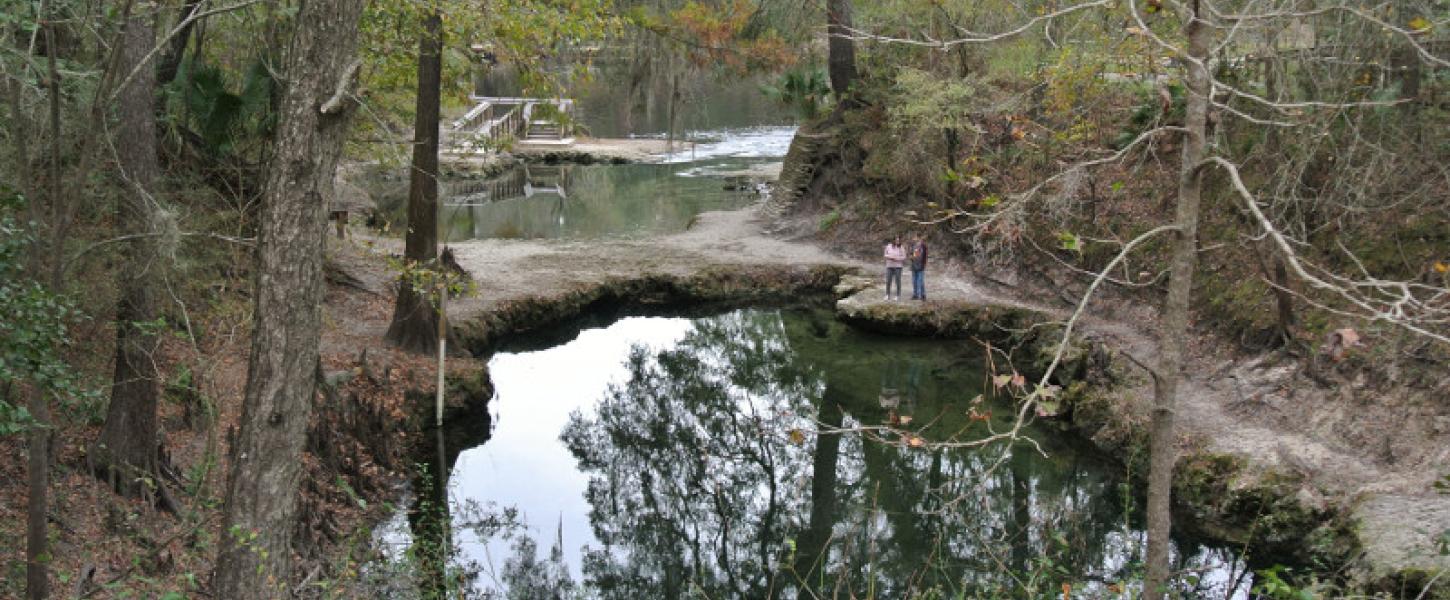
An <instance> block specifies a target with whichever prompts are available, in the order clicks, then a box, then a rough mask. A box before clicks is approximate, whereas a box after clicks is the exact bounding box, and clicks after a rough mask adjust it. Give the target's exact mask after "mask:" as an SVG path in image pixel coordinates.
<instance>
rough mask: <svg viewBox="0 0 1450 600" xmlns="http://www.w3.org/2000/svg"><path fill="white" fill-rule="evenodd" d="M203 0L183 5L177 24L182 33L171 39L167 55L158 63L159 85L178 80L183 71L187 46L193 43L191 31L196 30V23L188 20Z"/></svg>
mask: <svg viewBox="0 0 1450 600" xmlns="http://www.w3.org/2000/svg"><path fill="white" fill-rule="evenodd" d="M201 1H202V0H186V2H185V3H183V4H182V5H181V12H180V13H179V14H178V15H177V20H176V22H177V23H178V24H181V31H178V32H176V35H174V36H172V37H171V41H170V42H169V44H168V45H167V47H166V53H165V54H163V55H162V56H161V58H160V59H159V60H158V61H157V66H156V81H157V84H158V85H167V84H169V83H171V81H172V80H174V79H176V74H177V72H179V71H180V70H181V59H182V58H183V57H184V56H185V55H186V44H187V42H189V41H191V31H192V30H193V29H195V28H196V23H197V22H196V21H191V22H187V20H186V19H187V18H188V17H190V16H191V15H192V14H193V13H196V11H197V5H199V4H201Z"/></svg>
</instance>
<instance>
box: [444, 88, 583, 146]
mask: <svg viewBox="0 0 1450 600" xmlns="http://www.w3.org/2000/svg"><path fill="white" fill-rule="evenodd" d="M470 98H471V99H472V100H473V101H474V102H476V104H475V105H474V107H473V108H471V109H469V110H468V112H466V113H464V114H463V116H461V117H459V118H457V119H455V120H453V122H452V123H449V125H448V127H447V128H446V129H445V130H444V132H443V135H444V139H445V140H447V142H448V143H447V146H448V147H450V148H453V149H454V150H455V151H465V152H466V151H473V150H477V149H481V148H482V147H485V146H487V145H488V144H489V143H491V142H496V141H498V140H500V139H504V138H506V137H512V138H514V139H525V138H527V137H528V134H529V127H530V125H532V124H533V123H532V121H531V119H532V117H533V114H534V108H535V107H536V106H539V105H550V106H554V107H555V108H557V109H558V111H559V112H560V113H563V114H565V115H568V114H569V113H570V112H572V111H573V108H574V100H573V99H572V98H513V97H497V98H496V97H483V96H470ZM569 133H570V131H569V127H568V119H564V120H563V123H561V124H560V126H559V138H560V139H561V140H562V139H564V138H566V137H568V135H569Z"/></svg>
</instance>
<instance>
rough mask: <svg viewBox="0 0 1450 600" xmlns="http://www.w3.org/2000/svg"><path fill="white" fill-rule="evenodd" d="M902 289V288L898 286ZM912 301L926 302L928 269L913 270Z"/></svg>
mask: <svg viewBox="0 0 1450 600" xmlns="http://www.w3.org/2000/svg"><path fill="white" fill-rule="evenodd" d="M897 289H900V286H897ZM911 299H912V300H918V299H920V300H926V269H922V270H920V271H918V270H916V269H912V270H911Z"/></svg>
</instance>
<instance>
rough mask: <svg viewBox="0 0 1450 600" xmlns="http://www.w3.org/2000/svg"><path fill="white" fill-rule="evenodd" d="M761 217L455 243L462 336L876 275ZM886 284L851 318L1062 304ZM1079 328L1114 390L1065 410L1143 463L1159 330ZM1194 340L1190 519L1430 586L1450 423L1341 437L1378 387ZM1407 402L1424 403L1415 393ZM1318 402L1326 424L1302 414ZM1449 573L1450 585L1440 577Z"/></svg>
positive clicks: (1377, 582) (1038, 319)
mask: <svg viewBox="0 0 1450 600" xmlns="http://www.w3.org/2000/svg"><path fill="white" fill-rule="evenodd" d="M766 224H767V223H765V222H764V221H762V220H760V219H759V218H757V216H756V214H755V212H754V211H752V210H745V211H731V212H721V213H707V214H703V215H701V216H700V218H699V219H698V220H697V222H696V223H695V225H694V226H693V227H691V228H690V229H689V230H688V231H685V232H682V233H678V234H673V235H666V236H660V237H656V238H651V239H646V240H608V241H590V242H580V241H538V240H526V241H524V240H482V241H472V242H467V243H463V244H457V245H454V246H453V249H454V252H455V254H456V256H457V257H458V260H459V263H460V264H461V265H462V266H463V267H464V268H465V269H466V270H468V271H469V272H471V273H473V274H474V276H475V278H476V279H477V281H478V282H479V285H480V294H479V295H478V296H477V297H475V298H470V299H465V300H463V301H461V302H458V303H456V304H455V305H454V306H453V308H452V319H453V322H454V331H453V335H454V336H455V338H456V339H457V342H458V343H460V344H462V345H463V346H465V347H469V348H473V349H476V350H480V351H486V350H487V349H488V348H490V347H492V346H493V345H494V344H496V343H497V342H498V341H499V340H500V339H502V338H504V337H507V336H517V335H522V334H524V333H527V332H529V331H534V330H537V329H540V328H543V327H544V326H546V325H549V324H553V323H558V322H560V321H562V320H565V319H569V318H573V317H577V316H579V315H581V314H584V313H587V312H589V311H591V310H595V309H598V308H600V307H603V306H618V305H622V304H623V305H633V306H635V307H637V308H638V309H640V310H647V309H648V308H649V307H651V306H654V307H670V306H676V305H679V304H689V303H707V302H721V303H736V304H740V303H748V302H752V301H764V300H768V299H772V298H779V297H780V296H782V295H788V294H790V293H799V292H801V291H803V290H806V289H820V288H821V287H822V286H823V285H825V284H826V282H827V280H828V279H830V277H832V276H835V275H832V274H837V275H839V274H841V273H848V272H851V271H858V272H862V273H868V274H870V273H874V271H875V270H876V269H875V265H874V264H871V263H870V262H863V261H859V260H854V259H850V258H844V257H841V256H839V255H836V254H833V253H831V252H828V251H825V250H823V249H821V248H819V247H818V246H816V245H814V244H812V243H808V242H802V241H791V240H785V239H780V238H777V237H773V236H771V235H769V234H767V233H766V232H765V227H764V226H765V225H766ZM813 274H814V275H813ZM876 285H877V284H876V283H875V282H874V280H873V279H870V278H866V279H864V280H861V282H860V283H859V284H858V285H856V286H849V285H848V286H846V287H844V288H842V289H840V290H839V291H840V292H842V293H843V294H844V296H843V297H842V298H841V299H840V301H839V303H838V304H837V310H838V315H839V316H841V317H842V318H843V319H846V320H849V321H853V322H856V323H860V324H863V325H867V326H872V325H874V326H875V327H876V328H879V329H883V330H888V331H891V330H895V331H898V332H910V333H914V334H926V335H943V336H948V335H949V336H956V337H959V336H961V335H963V334H966V333H970V332H976V333H977V334H979V335H989V334H990V333H991V332H992V331H994V330H995V329H997V327H996V326H995V325H992V323H996V324H1001V323H1002V322H1003V321H1002V320H1001V319H1002V317H1003V316H1004V315H1010V316H1011V319H1010V320H1011V322H1012V323H1013V324H1014V325H1017V326H1032V325H1040V324H1042V323H1047V322H1051V321H1058V320H1061V319H1063V318H1064V317H1065V316H1066V314H1067V313H1066V311H1065V308H1064V307H1063V306H1062V304H1061V303H1060V302H1057V301H1056V300H1055V299H1053V300H1052V301H1049V302H1041V301H1039V300H1031V299H1027V298H1023V297H1021V294H1020V293H1014V290H1013V289H1011V287H1010V286H1004V285H1002V284H999V283H994V282H989V281H986V280H983V279H981V278H977V277H973V276H971V275H970V274H967V273H965V272H964V271H961V270H957V269H951V268H948V269H946V270H945V272H943V270H941V269H937V270H934V271H933V272H932V273H931V275H930V278H929V285H930V290H931V296H932V302H931V303H929V304H926V305H918V304H911V303H905V302H883V301H882V300H881V299H880V297H879V296H880V294H881V292H880V290H879V288H876V287H875V286H876ZM856 288H864V289H856ZM1117 314H1118V315H1122V314H1125V313H1124V312H1123V311H1118V313H1117ZM1139 316H1140V317H1141V318H1142V320H1138V321H1137V322H1149V321H1148V319H1151V310H1149V309H1146V308H1142V309H1140V315H1139ZM1081 332H1082V333H1081V338H1080V344H1086V345H1087V346H1090V347H1095V348H1099V349H1100V351H1101V352H1105V353H1106V355H1107V356H1109V357H1111V359H1110V361H1109V363H1108V364H1106V365H1100V366H1099V368H1103V369H1106V372H1107V375H1106V376H1107V379H1108V380H1112V381H1115V382H1116V383H1114V384H1112V385H1104V386H1095V387H1093V388H1091V389H1088V390H1079V391H1078V393H1077V395H1075V396H1074V397H1073V398H1072V403H1074V404H1070V406H1068V407H1067V410H1068V411H1069V415H1070V421H1069V422H1070V423H1071V425H1072V427H1074V428H1075V429H1077V430H1079V431H1081V432H1082V433H1084V434H1086V435H1088V436H1089V437H1090V438H1092V439H1093V440H1094V441H1095V442H1096V443H1098V444H1099V445H1100V446H1102V447H1104V448H1106V449H1109V450H1112V451H1115V452H1120V453H1124V454H1120V456H1130V455H1131V453H1132V452H1134V451H1136V450H1140V449H1141V446H1142V443H1143V441H1144V440H1145V435H1146V423H1147V420H1148V403H1149V401H1150V400H1151V377H1150V376H1149V375H1148V373H1147V371H1146V370H1144V369H1143V368H1142V367H1141V366H1139V364H1140V363H1148V362H1150V361H1151V360H1152V358H1153V357H1154V356H1155V354H1156V349H1155V348H1156V345H1155V342H1154V341H1153V338H1152V337H1151V332H1148V331H1143V330H1140V329H1138V328H1136V327H1134V326H1131V325H1128V324H1125V323H1124V322H1121V321H1108V320H1102V319H1094V318H1088V319H1085V320H1084V322H1083V326H1082V329H1081ZM1044 339H1046V338H1044ZM1193 347H1194V362H1193V364H1196V365H1200V368H1196V369H1194V370H1193V372H1192V373H1190V374H1189V377H1188V379H1187V380H1186V381H1185V383H1184V385H1183V395H1182V397H1181V399H1180V404H1179V409H1178V410H1179V414H1180V421H1179V422H1180V431H1181V442H1180V447H1181V449H1182V450H1183V452H1184V455H1183V457H1182V458H1181V459H1180V461H1181V462H1180V464H1181V465H1182V468H1181V469H1180V471H1179V477H1178V482H1177V485H1178V489H1179V500H1180V501H1181V502H1180V504H1181V507H1182V508H1183V510H1185V511H1187V512H1188V515H1189V518H1188V520H1189V522H1192V523H1195V524H1196V525H1197V528H1199V529H1200V530H1201V531H1202V532H1204V533H1207V534H1210V535H1213V536H1215V537H1218V538H1220V539H1223V540H1225V541H1231V542H1243V543H1247V544H1248V545H1249V547H1250V548H1254V549H1262V551H1261V553H1260V554H1257V555H1256V556H1255V560H1256V562H1260V563H1264V564H1273V563H1275V562H1299V561H1303V560H1306V559H1332V560H1334V561H1336V562H1338V563H1340V564H1343V565H1347V566H1349V567H1350V568H1352V569H1353V570H1354V571H1355V573H1356V577H1357V578H1358V580H1360V581H1362V582H1364V583H1366V584H1370V585H1373V586H1374V587H1376V588H1377V589H1388V588H1390V587H1395V586H1398V585H1403V586H1405V587H1406V588H1407V589H1408V588H1411V587H1414V586H1415V585H1416V584H1417V582H1419V584H1420V585H1423V583H1424V582H1427V581H1429V580H1430V578H1432V577H1433V575H1429V573H1433V572H1435V570H1437V569H1444V568H1446V567H1447V566H1450V562H1447V559H1446V558H1445V557H1444V556H1441V555H1439V553H1438V550H1437V546H1436V544H1437V542H1436V539H1435V534H1436V532H1438V531H1442V530H1444V529H1446V528H1450V498H1447V497H1446V496H1443V495H1439V494H1437V493H1435V491H1434V490H1433V489H1432V487H1431V486H1432V484H1433V483H1434V481H1435V479H1436V478H1437V472H1436V467H1437V465H1443V464H1446V461H1445V459H1446V457H1445V455H1444V453H1445V452H1446V451H1447V450H1446V448H1450V444H1441V443H1438V441H1444V440H1445V437H1444V436H1445V431H1444V430H1443V428H1441V429H1436V428H1437V427H1441V425H1442V421H1441V420H1439V419H1443V417H1438V416H1436V415H1422V417H1423V418H1420V419H1416V422H1415V423H1412V424H1409V425H1407V427H1408V428H1412V429H1414V428H1424V431H1422V432H1420V433H1422V434H1423V435H1424V436H1425V437H1422V438H1419V439H1421V440H1422V441H1423V442H1424V443H1422V444H1419V445H1418V447H1417V448H1402V449H1396V450H1394V456H1395V459H1394V460H1386V459H1385V458H1383V457H1377V456H1374V455H1372V454H1370V453H1367V452H1366V450H1365V449H1364V448H1362V447H1357V446H1356V445H1355V444H1354V443H1353V440H1346V439H1343V438H1337V437H1336V436H1334V435H1333V434H1332V432H1333V430H1334V425H1333V424H1332V423H1329V422H1330V421H1331V420H1332V417H1333V416H1334V415H1336V414H1340V413H1343V412H1345V411H1347V410H1350V409H1349V408H1348V407H1346V406H1344V401H1343V400H1336V398H1338V397H1340V396H1347V397H1350V398H1357V399H1356V400H1353V401H1354V402H1359V403H1361V404H1363V403H1364V402H1366V401H1367V400H1366V399H1365V398H1364V397H1363V395H1362V394H1368V393H1372V391H1371V390H1367V389H1359V390H1358V391H1357V392H1355V391H1347V390H1342V389H1341V390H1336V389H1330V388H1326V387H1322V386H1317V385H1314V384H1313V383H1312V382H1308V381H1306V380H1304V379H1302V377H1301V376H1299V375H1298V374H1297V371H1296V369H1295V368H1294V365H1293V364H1292V363H1291V362H1282V361H1280V359H1279V358H1277V357H1275V356H1273V355H1263V356H1247V357H1238V356H1231V355H1229V354H1226V353H1221V352H1216V351H1215V350H1214V348H1215V347H1216V346H1215V345H1214V344H1213V343H1212V340H1210V339H1198V340H1195V342H1194V344H1193ZM1356 393H1358V394H1361V395H1360V396H1356V395H1355V394H1356ZM1396 402H1399V403H1400V404H1402V405H1403V406H1404V407H1413V406H1423V405H1422V404H1417V400H1416V399H1415V398H1412V397H1405V398H1400V399H1399V400H1396ZM1306 407H1307V412H1313V413H1317V417H1316V418H1312V419H1303V418H1300V417H1298V416H1296V415H1301V414H1303V413H1304V412H1306ZM1401 414H1403V413H1401ZM1341 416H1342V415H1341ZM1326 428H1327V431H1328V432H1329V433H1328V434H1326ZM1409 509H1413V510H1409ZM1439 581H1440V582H1439V583H1437V586H1443V585H1444V583H1443V582H1444V578H1441V579H1440V580H1439ZM1437 589H1441V588H1438V587H1437Z"/></svg>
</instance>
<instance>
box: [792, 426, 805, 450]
mask: <svg viewBox="0 0 1450 600" xmlns="http://www.w3.org/2000/svg"><path fill="white" fill-rule="evenodd" d="M790 443H792V444H795V445H797V446H799V445H801V444H804V443H806V434H805V433H802V432H801V430H799V429H792V430H790Z"/></svg>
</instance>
